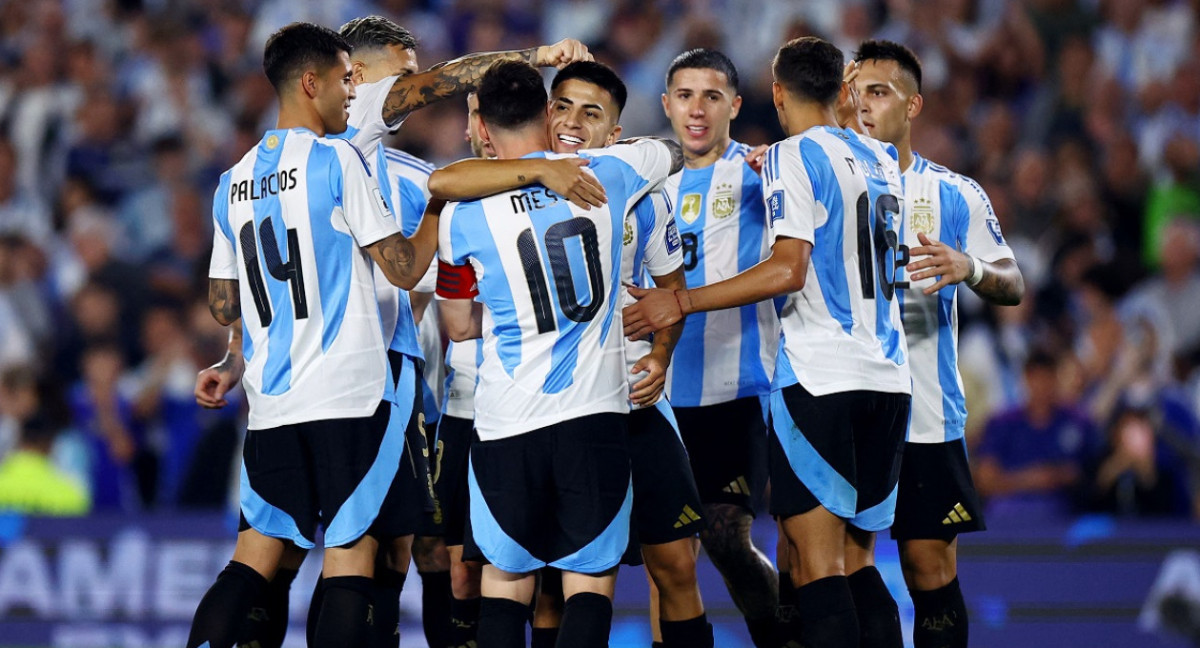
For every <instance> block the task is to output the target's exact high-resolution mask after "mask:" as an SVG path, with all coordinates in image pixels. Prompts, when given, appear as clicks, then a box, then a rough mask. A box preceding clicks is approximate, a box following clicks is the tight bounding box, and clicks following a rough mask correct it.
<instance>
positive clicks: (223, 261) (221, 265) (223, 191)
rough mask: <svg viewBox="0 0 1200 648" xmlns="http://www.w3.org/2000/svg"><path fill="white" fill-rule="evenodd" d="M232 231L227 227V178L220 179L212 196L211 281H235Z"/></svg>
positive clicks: (209, 265) (235, 262)
mask: <svg viewBox="0 0 1200 648" xmlns="http://www.w3.org/2000/svg"><path fill="white" fill-rule="evenodd" d="M234 236H235V235H234V234H233V229H232V228H231V227H230V225H229V176H228V175H225V176H223V177H222V178H221V183H220V184H219V185H217V191H216V193H215V195H213V250H212V260H211V261H209V263H208V276H209V277H210V278H212V279H237V278H238V265H237V250H236V248H234V242H233V238H234Z"/></svg>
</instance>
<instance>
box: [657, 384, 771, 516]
mask: <svg viewBox="0 0 1200 648" xmlns="http://www.w3.org/2000/svg"><path fill="white" fill-rule="evenodd" d="M674 410H675V420H676V421H678V422H679V432H680V434H681V435H682V436H683V445H684V446H685V447H686V448H687V454H688V461H689V462H690V463H691V464H692V475H693V476H694V477H695V478H696V487H697V489H698V490H699V492H700V501H701V502H703V503H705V504H736V505H737V506H740V507H742V508H744V509H746V511H748V512H749V513H751V514H753V513H754V502H755V500H756V499H757V496H759V495H761V493H762V489H763V487H764V486H765V483H764V482H765V480H764V477H765V475H764V474H763V473H764V468H765V466H766V443H765V442H766V424H765V422H764V421H763V411H762V401H761V400H759V398H758V397H757V396H752V397H749V398H739V399H737V400H732V401H729V402H726V403H718V404H716V405H705V406H704V407H676V408H674Z"/></svg>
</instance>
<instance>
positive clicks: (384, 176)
mask: <svg viewBox="0 0 1200 648" xmlns="http://www.w3.org/2000/svg"><path fill="white" fill-rule="evenodd" d="M386 151H387V148H385V147H384V146H383V144H379V145H376V146H375V153H374V156H375V168H376V169H379V173H378V174H377V175H378V176H379V177H378V178H377V180H378V182H379V193H380V194H382V195H383V203H384V204H385V205H387V208H388V210H389V211H391V212H392V216H393V217H394V216H397V215H399V214H400V211H399V207H400V206H399V205H397V204H396V197H395V195H393V191H392V174H390V173H388V172H387V168H388V167H387V155H386V154H385V153H386Z"/></svg>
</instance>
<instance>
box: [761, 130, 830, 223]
mask: <svg viewBox="0 0 1200 648" xmlns="http://www.w3.org/2000/svg"><path fill="white" fill-rule="evenodd" d="M762 179H763V200H764V201H766V212H767V230H768V236H769V237H770V239H769V240H770V242H771V244H772V245H774V244H775V241H776V240H777V239H779V237H781V236H782V237H787V238H795V239H801V240H804V241H808V242H809V243H813V242H814V241H815V237H816V235H815V232H816V228H817V218H818V216H819V214H818V209H820V208H819V207H818V205H817V200H816V197H815V194H814V192H813V186H812V181H811V180H810V179H809V176H808V169H807V168H806V167H805V166H804V162H803V160H801V159H800V147H799V146H797V145H796V142H795V141H793V140H784V141H782V142H779V143H777V144H774V145H772V146H771V148H769V149H767V153H766V155H765V156H764V157H763V170H762ZM823 220H824V219H822V221H823Z"/></svg>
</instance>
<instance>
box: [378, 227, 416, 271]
mask: <svg viewBox="0 0 1200 648" xmlns="http://www.w3.org/2000/svg"><path fill="white" fill-rule="evenodd" d="M379 255H380V256H381V257H383V260H384V261H385V262H386V263H387V264H388V266H389V267H388V268H384V271H385V272H386V273H387V274H388V275H389V276H399V277H405V278H411V277H412V275H413V271H414V268H415V263H414V262H415V261H416V249H415V248H414V247H413V244H412V241H409V240H408V239H407V238H405V237H403V236H389V237H387V238H385V239H383V240H382V241H380V242H379Z"/></svg>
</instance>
